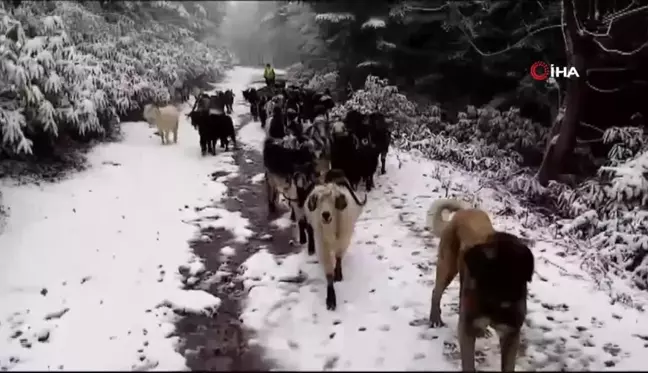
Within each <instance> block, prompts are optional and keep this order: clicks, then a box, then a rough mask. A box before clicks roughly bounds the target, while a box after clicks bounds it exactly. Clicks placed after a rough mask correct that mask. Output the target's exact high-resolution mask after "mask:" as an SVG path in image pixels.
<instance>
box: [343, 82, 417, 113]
mask: <svg viewBox="0 0 648 373" xmlns="http://www.w3.org/2000/svg"><path fill="white" fill-rule="evenodd" d="M351 110H356V111H359V112H360V113H362V114H370V113H380V114H383V115H384V116H385V118H387V119H388V120H391V121H392V122H394V123H397V124H399V125H404V124H405V123H409V122H410V118H411V117H412V116H414V115H415V114H416V108H415V106H414V104H413V103H412V102H410V101H409V100H408V99H407V97H405V95H403V94H402V93H399V92H398V88H397V87H396V86H393V85H389V82H388V81H387V80H386V79H379V78H378V77H376V76H373V75H369V76H368V77H367V79H366V80H365V84H364V87H363V89H359V90H357V91H355V92H353V95H352V96H351V98H349V100H347V101H346V102H345V103H344V104H343V105H338V106H336V107H335V108H333V110H332V111H331V115H333V116H337V117H340V118H343V117H345V116H346V113H347V112H349V111H351Z"/></svg>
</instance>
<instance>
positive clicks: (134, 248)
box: [0, 76, 251, 370]
mask: <svg viewBox="0 0 648 373" xmlns="http://www.w3.org/2000/svg"><path fill="white" fill-rule="evenodd" d="M231 78H232V77H231ZM233 78H234V79H236V77H235V76H234V77H233ZM185 109H188V108H185ZM233 119H234V120H238V117H237V116H233ZM123 129H124V140H123V141H122V142H119V143H110V144H103V145H100V146H97V147H96V148H95V149H94V150H93V151H92V152H91V153H90V154H89V156H88V157H89V163H90V166H91V167H90V168H89V170H88V171H86V172H83V173H79V174H74V175H72V176H71V177H70V178H68V179H67V180H64V181H61V182H59V183H55V184H44V185H40V186H39V185H27V186H19V185H17V184H16V183H15V182H14V181H12V180H2V183H1V184H0V188H2V193H3V195H4V199H3V200H4V201H5V203H7V204H8V206H7V207H8V208H9V209H10V210H9V211H10V217H9V220H8V222H7V224H6V227H5V230H4V232H3V234H1V235H0V369H20V370H48V369H65V370H87V369H92V370H133V369H138V370H141V369H151V368H155V369H161V370H181V369H182V370H184V369H186V366H185V359H184V357H183V356H182V355H180V354H179V353H178V352H176V345H177V337H170V335H171V333H172V332H173V330H174V324H173V322H174V320H175V319H176V318H177V316H176V315H175V313H203V314H211V313H213V312H215V311H216V310H217V309H218V306H219V304H220V299H218V298H216V297H214V296H212V295H210V294H209V293H207V292H203V291H198V290H183V289H182V287H183V284H182V276H181V275H180V274H179V272H183V271H187V272H188V273H187V275H188V276H187V277H189V279H190V280H191V281H193V282H195V281H197V280H198V279H197V278H196V277H195V276H196V275H199V274H200V273H201V272H203V271H204V265H203V263H201V262H200V261H199V260H197V258H195V257H194V255H193V254H192V251H191V248H190V247H189V244H188V241H189V240H191V239H192V238H194V237H200V234H198V229H199V228H202V227H207V226H214V227H222V228H226V229H231V230H232V232H233V234H234V235H235V236H236V237H237V239H238V240H245V239H246V237H249V235H250V234H251V232H250V230H249V229H248V228H247V221H246V220H245V219H243V218H241V216H240V214H237V213H230V212H228V211H227V210H224V209H218V208H212V207H208V208H205V207H206V206H212V205H213V204H214V203H216V202H218V201H219V200H220V199H221V198H223V196H224V195H225V193H226V192H227V187H226V186H225V185H223V184H222V182H218V181H213V180H212V177H211V174H212V173H214V172H215V171H221V172H223V173H229V174H230V175H231V174H232V173H236V171H237V167H236V166H235V164H234V160H233V159H232V155H231V152H221V153H219V154H218V155H217V156H216V157H202V156H201V155H200V149H199V146H198V134H197V132H196V131H195V130H194V129H193V128H192V127H191V125H190V124H189V123H188V122H187V121H186V117H185V116H184V115H182V116H181V123H180V129H179V140H178V144H171V145H165V146H162V145H161V144H160V139H159V137H158V136H155V135H153V132H154V131H155V130H154V129H152V128H150V127H149V126H148V125H147V124H146V123H144V122H136V123H124V124H123ZM230 175H228V176H230ZM221 181H222V180H221ZM214 219H216V220H214ZM188 282H190V281H189V280H188ZM39 339H40V340H41V341H42V342H39ZM27 346H28V347H27Z"/></svg>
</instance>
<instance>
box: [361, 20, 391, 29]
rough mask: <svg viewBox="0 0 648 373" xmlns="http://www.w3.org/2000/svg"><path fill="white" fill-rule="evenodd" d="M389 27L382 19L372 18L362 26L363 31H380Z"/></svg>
mask: <svg viewBox="0 0 648 373" xmlns="http://www.w3.org/2000/svg"><path fill="white" fill-rule="evenodd" d="M385 27H387V23H386V22H385V20H383V19H380V18H370V19H369V20H368V21H367V22H365V23H363V24H362V27H361V28H362V29H363V30H365V29H380V28H385Z"/></svg>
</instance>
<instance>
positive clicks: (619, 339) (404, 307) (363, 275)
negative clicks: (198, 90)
mask: <svg viewBox="0 0 648 373" xmlns="http://www.w3.org/2000/svg"><path fill="white" fill-rule="evenodd" d="M263 136H264V134H263V131H262V129H261V128H260V127H259V126H257V125H252V126H247V127H245V128H244V129H243V130H242V131H240V137H241V140H242V142H243V143H245V144H247V146H250V147H253V148H256V149H257V150H259V151H260V150H261V144H262V140H263ZM396 153H398V154H397V155H396ZM375 180H376V183H377V186H378V188H377V189H376V190H375V191H372V192H371V193H370V194H369V202H368V204H367V206H366V207H365V211H364V212H363V214H362V216H361V218H360V220H359V222H358V224H357V226H356V231H355V236H354V242H353V245H352V247H351V250H350V251H349V253H348V254H347V256H346V257H345V259H344V260H343V272H344V281H343V282H340V283H338V284H336V288H337V295H338V309H337V310H336V311H327V310H326V307H325V304H324V295H325V281H324V275H323V273H322V269H321V267H320V266H319V264H318V263H317V259H316V257H310V256H308V255H307V254H306V250H305V249H304V250H303V251H302V252H300V253H298V254H294V255H290V256H287V257H285V258H283V259H281V260H279V261H278V260H277V258H275V257H273V255H272V254H270V253H269V252H268V251H267V250H265V249H262V250H260V251H259V252H258V253H257V254H255V255H254V256H252V257H251V258H249V259H248V260H247V261H246V263H245V264H244V265H245V268H246V271H245V273H244V278H245V281H244V282H245V286H246V288H247V289H248V290H249V294H248V298H247V301H246V305H245V309H244V312H243V314H242V319H243V321H244V324H245V325H246V326H247V327H249V328H250V329H251V330H253V331H254V332H255V338H254V343H255V344H259V345H261V346H262V347H263V348H264V349H265V351H266V354H267V357H268V358H269V359H270V360H271V361H274V362H275V363H276V364H277V367H276V368H277V369H286V370H379V371H386V370H456V369H458V368H459V367H460V363H459V353H458V344H457V329H456V325H457V308H458V280H455V282H453V283H452V284H451V286H450V287H449V288H448V290H447V291H446V293H445V294H444V297H443V300H442V306H443V317H444V321H445V322H446V323H447V325H448V326H446V327H443V328H439V329H431V328H428V327H427V325H426V323H425V319H426V318H427V316H428V313H429V307H430V296H431V291H432V285H433V281H434V263H435V262H436V249H437V245H438V240H437V239H436V238H432V237H431V236H430V234H429V233H428V232H427V231H426V230H424V228H423V227H424V226H425V212H426V210H427V208H428V206H429V204H430V203H431V202H432V201H433V200H434V199H436V198H442V197H446V193H447V195H450V196H457V197H460V198H464V199H466V200H468V201H470V202H474V203H476V204H478V205H480V206H482V207H483V208H484V209H486V210H487V211H489V212H490V213H491V216H492V218H493V221H494V224H495V226H496V228H499V229H502V230H506V231H508V232H512V233H515V234H518V235H520V236H523V237H525V238H526V239H528V240H529V242H530V247H531V248H532V250H533V251H534V254H535V256H536V275H535V276H534V279H533V282H532V283H531V284H530V296H529V300H528V308H529V311H528V316H527V324H526V326H525V327H524V328H523V342H522V348H521V350H522V351H521V352H520V354H519V357H518V362H517V364H518V365H517V368H518V370H558V369H567V370H583V369H585V370H602V369H606V370H609V369H613V370H624V369H627V370H637V369H643V368H642V367H643V366H644V361H643V360H644V359H643V356H642V354H643V353H645V352H644V351H645V347H644V345H645V344H646V339H647V336H648V323H647V322H646V321H647V317H646V316H645V314H644V313H643V311H642V306H643V304H644V303H645V299H646V296H645V294H643V293H639V292H637V291H632V290H629V289H627V288H625V287H623V286H620V284H618V283H617V284H615V287H616V286H617V285H619V286H618V287H617V294H609V293H607V292H606V291H603V290H600V289H599V288H598V287H597V284H595V283H594V282H593V281H592V279H591V277H589V276H588V275H587V274H586V273H585V272H584V271H582V270H581V269H580V267H579V265H580V263H578V262H575V261H574V260H573V259H567V258H565V257H564V254H563V253H564V252H565V251H567V250H569V249H571V247H570V245H569V243H565V242H559V241H556V240H554V239H553V237H554V234H553V232H550V231H548V230H547V229H544V228H538V227H539V226H540V225H539V221H540V218H539V217H536V216H534V215H533V214H532V213H529V212H527V211H526V210H525V209H524V208H523V207H522V206H521V205H520V203H519V202H518V201H517V200H516V199H515V198H514V197H513V196H511V195H510V194H508V193H507V192H506V191H505V190H504V189H503V188H500V189H497V190H494V189H492V188H487V187H484V185H485V183H484V180H480V179H478V178H476V177H475V176H474V175H471V174H469V173H467V172H466V171H463V170H460V169H457V168H455V167H453V166H451V165H449V164H446V163H443V162H436V161H431V160H427V159H423V158H420V157H417V156H414V155H412V154H407V153H402V152H397V151H396V150H394V149H392V150H391V151H390V154H389V156H388V165H387V174H386V175H377V176H376V178H375ZM403 185H407V187H406V188H403ZM508 211H513V213H512V214H511V213H509V212H508ZM284 218H285V217H282V218H280V219H278V220H277V221H275V222H274V224H276V225H278V226H284V225H283V224H284V223H285V222H284ZM295 278H301V279H302V280H303V281H298V282H296V281H289V280H287V279H295ZM624 292H625V293H624ZM628 294H630V296H631V298H632V302H625V303H629V304H630V305H626V304H624V302H621V301H619V299H622V298H623V296H624V295H626V296H627V295H628ZM614 299H616V300H617V301H614ZM355 346H357V349H356V348H355ZM477 349H478V353H477V356H478V358H477V366H478V369H480V370H499V369H500V365H499V364H500V363H499V359H500V354H499V344H498V340H497V338H496V337H495V336H492V337H490V338H486V339H479V340H478V341H477Z"/></svg>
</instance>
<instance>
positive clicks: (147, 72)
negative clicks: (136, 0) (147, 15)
mask: <svg viewBox="0 0 648 373" xmlns="http://www.w3.org/2000/svg"><path fill="white" fill-rule="evenodd" d="M123 3H124V4H122V5H124V6H127V7H128V6H131V7H132V6H135V5H132V4H131V3H128V2H123ZM157 3H160V4H161V5H164V4H162V3H168V2H157ZM1 4H4V3H0V134H1V135H2V140H1V142H0V151H5V152H9V153H14V152H15V153H32V152H33V150H34V149H33V145H34V143H33V141H34V139H35V138H42V137H43V135H46V138H50V139H51V138H56V137H58V136H59V135H60V134H61V133H67V134H71V135H82V136H85V135H89V134H110V133H112V132H114V130H115V129H117V128H118V127H116V125H117V123H119V119H120V116H121V117H124V116H126V115H128V114H129V113H130V112H132V111H134V110H138V109H139V108H140V107H141V106H142V104H143V103H147V102H151V101H157V102H166V101H169V100H170V99H171V98H172V97H171V96H172V95H173V96H176V97H177V96H178V95H179V93H180V91H182V90H185V91H186V90H187V89H189V87H191V86H192V85H196V84H197V83H199V82H205V81H214V80H215V79H217V78H218V76H219V75H220V74H221V73H222V72H223V64H224V63H225V62H226V60H227V55H226V54H225V52H222V51H218V50H210V49H208V48H207V47H206V46H204V45H203V44H201V43H199V42H198V41H196V40H195V39H194V38H193V37H192V36H191V32H190V31H188V30H187V29H183V28H181V27H179V26H175V25H173V24H167V23H162V22H156V21H152V20H151V21H150V22H147V23H146V24H142V23H138V22H136V21H135V20H133V19H131V18H129V17H127V16H124V15H122V14H112V13H111V14H104V15H99V14H96V13H95V12H93V11H91V9H90V8H88V7H86V6H85V5H83V4H80V3H77V2H67V1H61V2H52V3H37V2H34V3H31V2H23V3H22V5H21V6H20V7H18V8H16V9H13V11H12V12H9V11H8V10H6V9H5V8H4V6H3V5H1ZM129 4H131V5H129ZM109 16H111V17H109ZM109 20H110V21H109ZM39 136H40V137H39Z"/></svg>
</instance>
